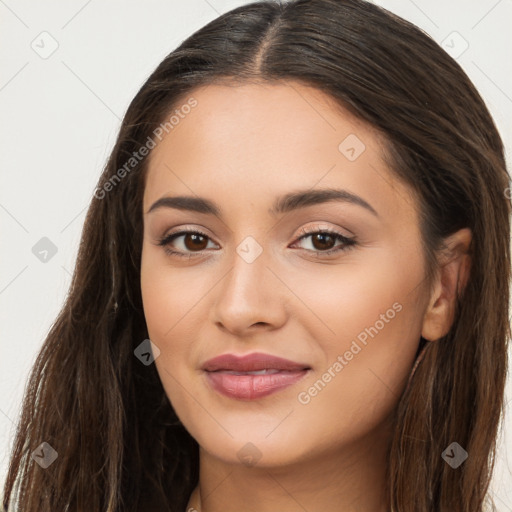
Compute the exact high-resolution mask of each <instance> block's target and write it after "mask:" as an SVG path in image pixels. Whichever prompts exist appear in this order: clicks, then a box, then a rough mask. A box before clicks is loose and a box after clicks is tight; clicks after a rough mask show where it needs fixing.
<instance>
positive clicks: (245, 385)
mask: <svg viewBox="0 0 512 512" xmlns="http://www.w3.org/2000/svg"><path fill="white" fill-rule="evenodd" d="M202 370H204V372H205V374H206V379H207V381H208V383H209V385H210V386H211V388H212V389H213V390H215V391H216V392H218V393H220V394H222V395H224V396H227V397H229V398H233V399H237V400H257V399H259V398H263V397H265V396H268V395H270V394H273V393H276V392H278V391H281V390H283V389H285V388H287V387H289V386H291V385H293V384H295V383H296V382H298V381H299V380H301V379H303V378H304V377H305V376H306V375H307V373H308V372H309V371H310V370H311V367H310V366H309V365H307V364H303V363H298V362H295V361H290V360H288V359H283V358H280V357H276V356H272V355H270V354H260V353H254V354H249V355H246V356H241V357H240V356H236V355H235V354H225V355H221V356H218V357H216V358H214V359H210V360H208V361H207V362H206V363H205V364H204V365H203V366H202Z"/></svg>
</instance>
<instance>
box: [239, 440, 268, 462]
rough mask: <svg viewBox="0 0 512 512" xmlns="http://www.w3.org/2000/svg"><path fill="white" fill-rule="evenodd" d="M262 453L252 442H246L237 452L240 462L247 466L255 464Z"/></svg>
mask: <svg viewBox="0 0 512 512" xmlns="http://www.w3.org/2000/svg"><path fill="white" fill-rule="evenodd" d="M261 455H262V453H261V452H260V450H258V448H257V447H256V446H255V445H254V444H252V443H246V444H244V446H242V448H240V450H238V452H237V456H238V458H239V460H240V462H241V463H242V464H243V465H244V466H247V467H253V466H255V465H256V464H257V463H258V461H259V460H260V459H261Z"/></svg>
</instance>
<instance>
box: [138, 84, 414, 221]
mask: <svg viewBox="0 0 512 512" xmlns="http://www.w3.org/2000/svg"><path fill="white" fill-rule="evenodd" d="M191 98H193V100H194V102H195V106H194V107H193V108H184V106H185V105H187V104H188V103H190V101H189V100H190V99H191ZM187 102H188V103H187ZM173 111H174V112H176V111H177V112H176V114H177V117H176V118H175V119H176V120H178V122H177V123H175V124H173V127H172V128H169V127H168V133H166V134H165V133H164V136H163V138H162V140H161V141H160V142H158V143H157V146H156V147H155V149H153V150H152V152H151V154H150V157H149V166H148V172H147V176H146V185H145V191H144V211H145V212H146V211H147V210H148V208H149V206H150V205H151V204H152V203H153V202H154V201H156V200H157V199H159V198H160V197H162V196H164V195H166V194H167V195H170V194H173V195H177V194H180V195H183V194H187V195H200V196H203V197H204V196H210V197H211V198H212V199H214V200H215V201H216V202H219V203H232V204H234V203H238V204H239V206H241V205H242V204H244V205H247V204H249V203H250V204H253V206H254V205H256V204H257V203H260V202H261V205H262V207H265V208H267V207H270V203H271V202H272V200H273V198H274V197H275V196H277V195H280V194H284V193H287V192H290V191H291V190H293V189H302V188H311V189H313V188H314V187H320V188H324V187H332V188H340V187H343V188H344V189H347V190H349V191H351V192H354V193H356V194H358V195H362V196H366V198H368V202H370V203H371V204H372V205H373V206H374V207H375V209H377V210H378V211H379V208H380V210H381V211H388V212H390V213H391V212H394V213H400V212H401V213H404V211H401V210H404V208H405V210H407V209H409V210H410V209H411V208H413V207H414V205H413V204H412V199H411V195H410V191H409V190H408V189H407V187H406V186H405V185H404V184H402V183H401V182H399V181H398V180H397V178H396V177H395V176H394V174H392V173H391V172H390V170H389V169H388V168H387V166H386V164H385V163H384V160H383V138H382V136H380V134H379V133H378V132H377V131H376V130H375V129H373V128H372V127H371V126H369V125H368V124H366V123H364V122H363V121H361V120H359V119H357V118H356V117H355V116H353V115H352V114H350V113H349V112H347V111H345V110H344V109H343V108H342V107H341V106H339V105H338V104H337V103H335V101H334V100H333V99H332V98H331V97H330V96H328V95H327V94H325V93H323V92H322V91H320V90H318V89H315V88H312V87H308V86H304V85H302V84H298V83H296V82H280V83H277V84H268V83H264V84H244V85H219V84H215V85H213V84H212V85H208V86H204V87H200V88H196V89H194V90H193V91H191V92H190V93H189V94H188V95H187V96H186V97H184V98H182V100H181V102H178V103H177V104H176V105H174V107H173ZM233 193H236V196H234V195H233ZM217 198H218V200H217ZM263 201H264V202H265V203H264V204H263Z"/></svg>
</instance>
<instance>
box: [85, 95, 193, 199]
mask: <svg viewBox="0 0 512 512" xmlns="http://www.w3.org/2000/svg"><path fill="white" fill-rule="evenodd" d="M196 106H197V100H196V99H195V98H193V97H190V98H189V99H188V100H187V103H185V104H183V105H181V107H180V108H177V109H175V110H174V111H173V113H172V115H171V116H170V117H169V119H168V120H167V121H165V122H164V123H161V124H160V125H159V126H158V127H157V128H155V129H154V130H153V137H151V136H148V138H147V140H146V143H145V144H144V145H142V146H141V147H140V148H139V150H138V151H134V152H133V153H132V156H131V157H130V158H128V160H127V161H126V162H125V164H124V165H123V166H122V167H120V168H119V169H117V171H116V173H115V174H114V175H113V176H111V177H110V178H109V179H108V180H107V181H106V182H105V183H103V185H102V186H101V187H97V188H96V189H95V191H94V197H95V198H96V199H103V198H104V197H105V196H106V195H107V193H108V192H110V191H111V190H113V189H114V188H115V187H116V185H118V184H119V183H120V182H121V180H122V179H123V178H124V177H126V176H127V175H128V174H129V173H130V172H131V171H133V169H135V167H137V165H138V164H139V162H141V161H142V160H143V159H144V157H146V156H147V155H149V152H150V150H152V149H153V148H155V147H156V144H157V143H156V139H158V140H159V141H161V140H162V138H163V137H164V134H168V133H169V132H170V131H171V130H174V129H175V128H176V126H178V125H179V123H180V122H181V120H182V119H185V116H187V115H188V114H190V112H191V111H192V108H194V107H196Z"/></svg>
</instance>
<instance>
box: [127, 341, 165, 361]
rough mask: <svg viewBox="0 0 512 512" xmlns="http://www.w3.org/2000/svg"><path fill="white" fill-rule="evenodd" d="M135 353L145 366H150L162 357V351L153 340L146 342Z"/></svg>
mask: <svg viewBox="0 0 512 512" xmlns="http://www.w3.org/2000/svg"><path fill="white" fill-rule="evenodd" d="M133 353H134V354H135V356H136V357H137V359H139V361H141V362H142V364H143V365H144V366H149V365H150V364H152V363H153V362H154V361H155V359H156V358H157V357H158V356H159V355H160V349H159V348H158V347H157V346H156V345H155V344H154V343H153V342H152V341H151V340H144V341H143V342H142V343H141V344H140V345H139V346H138V347H137V348H136V349H135V350H134V351H133Z"/></svg>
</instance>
